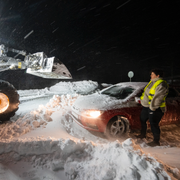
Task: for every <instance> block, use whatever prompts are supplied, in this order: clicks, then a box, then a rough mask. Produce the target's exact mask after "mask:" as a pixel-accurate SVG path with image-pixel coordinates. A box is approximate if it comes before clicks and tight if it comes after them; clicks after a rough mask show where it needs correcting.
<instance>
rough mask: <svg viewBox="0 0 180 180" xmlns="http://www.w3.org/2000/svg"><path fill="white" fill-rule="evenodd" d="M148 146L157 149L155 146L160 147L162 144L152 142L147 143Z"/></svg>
mask: <svg viewBox="0 0 180 180" xmlns="http://www.w3.org/2000/svg"><path fill="white" fill-rule="evenodd" d="M147 145H148V146H151V147H155V146H160V143H159V141H152V142H149V143H147Z"/></svg>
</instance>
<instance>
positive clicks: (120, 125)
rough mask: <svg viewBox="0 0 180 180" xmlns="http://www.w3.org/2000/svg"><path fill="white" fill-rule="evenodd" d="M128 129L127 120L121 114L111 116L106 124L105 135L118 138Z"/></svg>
mask: <svg viewBox="0 0 180 180" xmlns="http://www.w3.org/2000/svg"><path fill="white" fill-rule="evenodd" d="M128 130H129V121H128V119H127V118H125V117H123V116H116V117H114V118H112V119H111V120H110V121H109V123H108V124H107V128H106V133H105V134H106V135H107V136H108V137H111V138H118V137H121V136H123V135H125V134H126V132H128Z"/></svg>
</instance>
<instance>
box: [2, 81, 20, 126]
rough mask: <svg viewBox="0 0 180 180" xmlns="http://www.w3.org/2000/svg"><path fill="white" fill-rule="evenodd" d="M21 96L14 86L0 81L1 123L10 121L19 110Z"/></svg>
mask: <svg viewBox="0 0 180 180" xmlns="http://www.w3.org/2000/svg"><path fill="white" fill-rule="evenodd" d="M18 106H19V94H18V93H17V91H16V89H15V88H14V86H13V85H12V84H10V83H9V82H7V81H3V80H0V123H2V122H4V121H8V120H9V119H10V118H11V117H12V116H14V115H15V112H16V111H17V110H18V109H19V107H18Z"/></svg>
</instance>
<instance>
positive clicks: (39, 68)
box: [0, 44, 72, 122]
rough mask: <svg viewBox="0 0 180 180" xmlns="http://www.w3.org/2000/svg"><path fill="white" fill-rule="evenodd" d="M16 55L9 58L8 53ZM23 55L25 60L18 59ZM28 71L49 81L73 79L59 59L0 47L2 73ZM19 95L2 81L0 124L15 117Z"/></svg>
mask: <svg viewBox="0 0 180 180" xmlns="http://www.w3.org/2000/svg"><path fill="white" fill-rule="evenodd" d="M8 52H13V53H16V55H15V56H14V57H8V56H7V53H8ZM18 55H22V56H23V57H24V60H23V61H22V60H21V59H17V58H16V57H17V56H18ZM17 69H26V73H28V74H32V75H35V76H39V77H42V78H48V79H72V76H71V74H70V72H69V70H68V69H67V68H66V66H65V65H64V64H63V63H62V62H60V61H59V60H58V59H57V58H55V57H51V58H48V57H47V56H46V55H45V54H44V52H37V53H34V54H28V55H27V54H26V52H25V51H23V50H16V49H12V48H8V47H5V45H3V44H1V45H0V72H2V71H5V70H17ZM19 103H20V102H19V95H18V93H17V90H16V89H15V88H14V86H13V85H12V84H10V83H9V82H7V81H4V80H0V122H4V121H7V120H9V119H10V118H11V117H12V116H14V115H15V112H16V111H17V110H18V106H19Z"/></svg>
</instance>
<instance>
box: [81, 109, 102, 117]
mask: <svg viewBox="0 0 180 180" xmlns="http://www.w3.org/2000/svg"><path fill="white" fill-rule="evenodd" d="M102 113H103V111H100V110H86V111H84V112H82V115H83V116H88V117H91V118H97V117H99V116H100V115H101V114H102Z"/></svg>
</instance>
